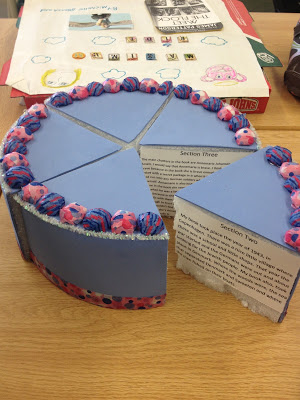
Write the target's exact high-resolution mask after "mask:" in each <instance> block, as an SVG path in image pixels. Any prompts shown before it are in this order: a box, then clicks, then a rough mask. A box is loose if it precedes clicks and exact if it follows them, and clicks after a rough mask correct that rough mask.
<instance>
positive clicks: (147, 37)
mask: <svg viewBox="0 0 300 400" xmlns="http://www.w3.org/2000/svg"><path fill="white" fill-rule="evenodd" d="M144 42H145V43H155V39H154V37H153V36H145V37H144Z"/></svg>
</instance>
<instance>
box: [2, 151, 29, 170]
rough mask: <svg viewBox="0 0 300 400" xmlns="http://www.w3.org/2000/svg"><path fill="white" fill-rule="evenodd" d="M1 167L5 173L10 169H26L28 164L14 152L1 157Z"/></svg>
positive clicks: (20, 155) (24, 158) (23, 157)
mask: <svg viewBox="0 0 300 400" xmlns="http://www.w3.org/2000/svg"><path fill="white" fill-rule="evenodd" d="M2 165H3V168H4V169H5V171H7V170H8V169H9V168H11V167H28V165H29V162H28V161H27V159H26V157H25V156H23V155H22V154H20V153H17V152H16V151H14V152H12V153H8V154H6V155H5V156H4V157H3V160H2Z"/></svg>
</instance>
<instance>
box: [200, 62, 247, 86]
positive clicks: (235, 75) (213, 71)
mask: <svg viewBox="0 0 300 400" xmlns="http://www.w3.org/2000/svg"><path fill="white" fill-rule="evenodd" d="M201 80H202V81H203V82H215V85H220V86H229V85H236V84H237V83H238V82H245V81H246V80H247V77H246V76H245V75H243V74H240V73H239V72H236V71H235V70H234V69H233V68H232V67H231V66H230V65H226V64H218V65H213V66H211V67H209V68H207V70H206V71H205V75H204V76H201Z"/></svg>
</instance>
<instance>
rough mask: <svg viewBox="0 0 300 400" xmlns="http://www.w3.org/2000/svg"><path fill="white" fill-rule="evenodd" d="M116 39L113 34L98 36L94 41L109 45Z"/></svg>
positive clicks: (97, 43) (98, 43)
mask: <svg viewBox="0 0 300 400" xmlns="http://www.w3.org/2000/svg"><path fill="white" fill-rule="evenodd" d="M115 41H116V39H115V38H113V37H112V36H96V37H94V38H93V39H92V42H93V43H94V44H96V45H101V46H107V45H109V44H112V43H113V42H115Z"/></svg>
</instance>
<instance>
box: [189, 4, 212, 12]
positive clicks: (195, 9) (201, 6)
mask: <svg viewBox="0 0 300 400" xmlns="http://www.w3.org/2000/svg"><path fill="white" fill-rule="evenodd" d="M192 9H193V14H203V13H207V12H209V9H208V8H206V7H205V5H204V4H199V6H193V7H192Z"/></svg>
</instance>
